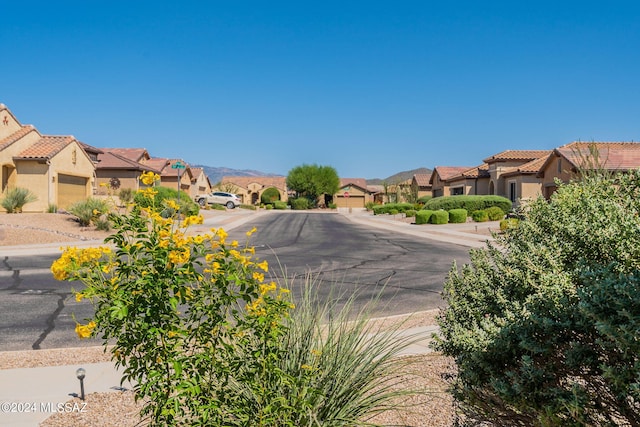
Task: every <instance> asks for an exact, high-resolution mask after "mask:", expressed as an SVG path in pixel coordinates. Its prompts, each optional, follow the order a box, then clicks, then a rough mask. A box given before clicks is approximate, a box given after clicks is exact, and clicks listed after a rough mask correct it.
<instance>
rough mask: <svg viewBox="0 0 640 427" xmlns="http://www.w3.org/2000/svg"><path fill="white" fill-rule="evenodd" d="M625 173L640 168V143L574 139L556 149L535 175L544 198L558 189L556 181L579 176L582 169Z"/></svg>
mask: <svg viewBox="0 0 640 427" xmlns="http://www.w3.org/2000/svg"><path fill="white" fill-rule="evenodd" d="M594 168H598V169H602V170H605V171H608V172H612V173H616V172H625V171H629V170H634V169H637V168H640V143H637V142H581V141H574V142H572V143H569V144H566V145H563V146H561V147H558V148H556V149H554V150H553V152H552V153H551V154H550V155H549V156H548V157H547V159H546V160H545V162H544V163H543V164H542V165H541V167H540V169H539V171H538V173H537V174H536V177H537V178H538V179H539V180H540V181H541V185H542V194H543V196H544V197H545V198H549V197H551V195H552V194H553V193H554V192H555V190H556V189H557V184H556V180H560V181H561V182H565V183H566V182H569V181H571V180H573V179H578V178H579V177H580V169H594Z"/></svg>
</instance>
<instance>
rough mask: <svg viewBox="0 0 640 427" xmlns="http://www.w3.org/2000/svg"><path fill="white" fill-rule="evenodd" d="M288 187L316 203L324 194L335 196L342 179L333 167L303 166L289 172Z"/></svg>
mask: <svg viewBox="0 0 640 427" xmlns="http://www.w3.org/2000/svg"><path fill="white" fill-rule="evenodd" d="M287 187H289V189H291V190H293V191H295V192H296V193H298V195H299V196H303V197H306V198H307V199H309V200H311V201H312V202H313V203H315V202H316V201H317V199H318V197H319V196H320V195H322V194H325V195H327V196H333V194H335V193H336V192H337V191H338V188H339V187H340V178H338V172H336V170H335V168H333V167H331V166H318V165H316V164H312V165H308V164H303V165H301V166H296V167H294V168H293V169H291V170H290V171H289V173H288V175H287Z"/></svg>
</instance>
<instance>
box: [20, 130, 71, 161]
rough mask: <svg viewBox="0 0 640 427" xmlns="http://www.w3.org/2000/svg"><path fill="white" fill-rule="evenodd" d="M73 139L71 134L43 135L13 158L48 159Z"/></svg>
mask: <svg viewBox="0 0 640 427" xmlns="http://www.w3.org/2000/svg"><path fill="white" fill-rule="evenodd" d="M75 140H76V139H75V138H74V137H72V136H51V135H45V136H43V137H42V138H40V139H39V140H38V141H36V142H35V143H33V144H32V145H31V146H30V147H28V148H26V149H25V150H23V151H22V152H20V154H18V155H17V156H15V157H14V159H50V158H52V157H53V156H55V155H56V154H58V153H59V152H60V151H62V149H63V148H65V147H66V146H67V145H69V144H71V143H72V142H73V141H75Z"/></svg>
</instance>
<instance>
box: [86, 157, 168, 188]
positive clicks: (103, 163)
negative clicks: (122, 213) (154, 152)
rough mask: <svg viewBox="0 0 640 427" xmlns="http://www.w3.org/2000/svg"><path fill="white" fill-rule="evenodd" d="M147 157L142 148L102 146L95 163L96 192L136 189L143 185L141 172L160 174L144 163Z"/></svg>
mask: <svg viewBox="0 0 640 427" xmlns="http://www.w3.org/2000/svg"><path fill="white" fill-rule="evenodd" d="M148 159H149V153H148V152H147V150H145V149H144V148H142V149H139V148H103V149H102V152H101V153H100V154H98V164H97V165H96V179H97V182H98V186H97V189H96V194H98V195H105V194H107V193H108V192H109V191H110V190H111V191H115V192H117V191H119V190H121V189H123V188H130V189H132V190H134V191H137V190H139V189H140V188H142V187H144V184H142V183H141V182H140V175H141V174H143V173H144V172H153V173H157V174H160V171H159V170H157V169H155V168H153V167H151V166H148V165H146V164H145V162H146V161H147V160H148ZM105 185H108V187H107V186H105ZM109 189H110V190H109Z"/></svg>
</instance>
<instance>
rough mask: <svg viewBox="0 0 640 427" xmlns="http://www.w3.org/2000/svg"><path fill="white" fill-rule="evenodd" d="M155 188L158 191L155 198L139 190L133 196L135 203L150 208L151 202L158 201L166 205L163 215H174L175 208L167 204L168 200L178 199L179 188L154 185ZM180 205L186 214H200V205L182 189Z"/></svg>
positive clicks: (181, 210) (158, 203)
mask: <svg viewBox="0 0 640 427" xmlns="http://www.w3.org/2000/svg"><path fill="white" fill-rule="evenodd" d="M154 190H155V191H157V192H158V193H157V194H156V195H155V196H154V198H153V199H150V198H149V197H146V195H145V194H144V193H143V192H140V191H139V192H137V193H136V195H135V196H134V198H133V201H134V203H135V204H136V205H137V206H138V207H141V208H148V207H149V206H150V203H156V204H157V205H158V206H160V205H162V206H165V209H164V210H163V211H162V212H161V215H162V216H164V217H165V218H168V217H170V216H173V213H174V209H173V208H171V207H169V206H168V205H167V201H168V200H172V201H174V202H175V201H176V200H177V199H178V190H176V189H174V188H169V187H162V186H160V187H154ZM178 205H179V206H180V209H179V213H180V214H181V215H185V216H192V215H198V212H200V206H199V205H198V204H197V203H196V202H194V201H193V200H191V198H190V197H189V194H188V193H186V192H184V191H180V200H179V201H178Z"/></svg>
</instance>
